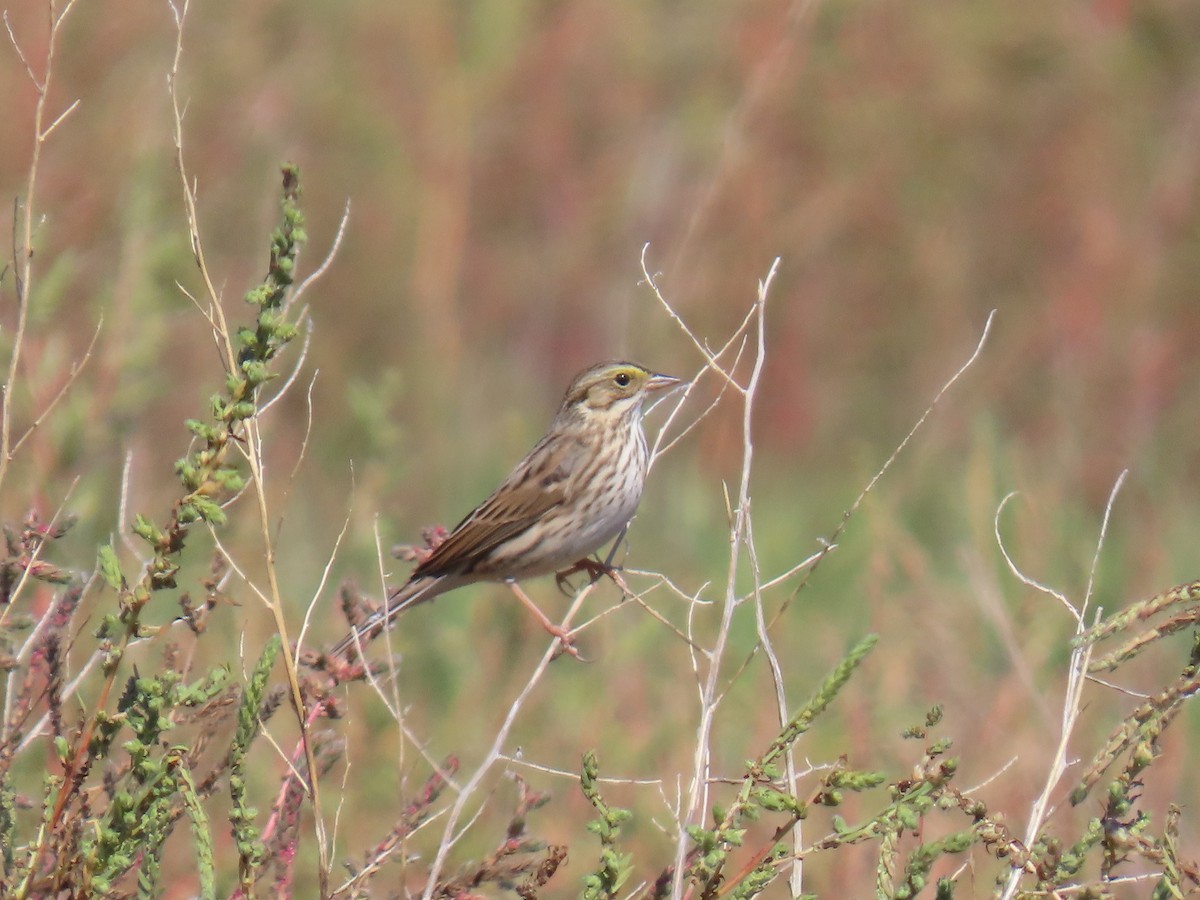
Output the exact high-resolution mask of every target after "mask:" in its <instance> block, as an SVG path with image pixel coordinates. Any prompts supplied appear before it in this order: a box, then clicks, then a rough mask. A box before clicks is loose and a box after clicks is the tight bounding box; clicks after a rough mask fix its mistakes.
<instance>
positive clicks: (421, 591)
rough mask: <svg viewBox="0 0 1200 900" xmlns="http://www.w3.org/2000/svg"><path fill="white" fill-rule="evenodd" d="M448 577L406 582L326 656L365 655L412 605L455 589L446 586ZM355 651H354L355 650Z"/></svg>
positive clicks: (432, 577) (347, 657) (438, 576)
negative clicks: (369, 647)
mask: <svg viewBox="0 0 1200 900" xmlns="http://www.w3.org/2000/svg"><path fill="white" fill-rule="evenodd" d="M444 580H445V578H444V576H441V575H435V576H430V577H426V578H414V579H412V580H411V581H408V582H406V583H405V584H404V585H402V586H401V587H398V588H397V589H396V590H395V591H394V592H393V593H392V595H391V596H390V597H388V600H387V603H386V604H384V606H383V608H382V609H380V610H378V611H376V612H374V613H372V614H371V615H370V616H368V617H367V619H366V621H364V622H362V623H360V624H359V625H358V626H357V627H356V628H354V629H352V630H351V632H350V633H349V634H348V635H346V636H345V637H344V638H342V639H341V640H340V641H338V642H337V644H335V645H334V646H333V649H331V650H330V651H329V652H328V653H327V654H326V655H327V656H329V657H330V658H340V659H343V660H349V659H350V657H351V656H361V655H362V649H363V648H364V647H366V645H367V644H368V643H370V642H371V641H373V640H375V638H377V637H379V635H380V634H382V633H383V631H384V629H386V628H389V627H391V624H392V622H394V621H395V619H396V616H398V615H400V613H402V612H404V610H406V609H408V608H409V607H410V606H416V605H417V604H418V603H423V602H424V601H426V600H432V599H433V598H434V597H436V596H437V595H438V594H441V593H444V592H445V591H448V590H450V589H451V587H453V585H447V584H443V581H444ZM352 650H353V651H355V652H353V653H352V652H351V651H352Z"/></svg>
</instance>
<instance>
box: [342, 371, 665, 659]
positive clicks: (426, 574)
mask: <svg viewBox="0 0 1200 900" xmlns="http://www.w3.org/2000/svg"><path fill="white" fill-rule="evenodd" d="M680 383H681V382H680V380H679V379H678V378H672V377H671V376H669V375H656V374H654V373H652V372H651V371H650V370H648V369H646V368H645V367H643V366H639V365H637V364H636V363H631V362H603V363H600V364H598V365H595V366H592V367H591V368H589V369H585V370H584V371H582V372H580V373H579V374H578V375H576V376H575V379H574V380H573V381H572V382H571V386H570V387H569V388H567V393H566V395H565V396H564V397H563V400H562V405H561V406H560V407H559V409H558V414H557V415H556V416H555V417H554V421H553V422H551V424H550V429H549V431H547V432H546V435H545V437H543V438H542V439H541V440H540V441H538V443H537V444H536V445H535V446H534V448H533V449H532V450H530V451H529V453H528V454H527V455H526V456H525V458H524V459H522V460H521V461H520V462H519V463H517V466H516V468H514V469H513V470H512V472H511V473H510V474H509V476H508V477H507V478H505V479H504V481H502V482H501V483H500V486H499V487H498V488H496V490H495V491H494V492H493V493H492V495H491V496H490V497H488V498H487V499H486V500H484V501H483V502H482V503H481V504H479V505H478V506H477V507H475V509H473V510H472V511H471V512H470V513H469V514H468V515H467V517H466V518H465V519H463V520H462V521H461V522H459V523H458V525H456V526H455V528H454V530H453V531H451V532H450V534H449V536H447V537H446V539H445V540H444V541H442V542H441V543H440V544H438V545H437V546H436V547H435V548H434V549H433V551H432V552H431V553H430V554H429V556H428V558H426V559H425V560H423V561H422V562H421V563H420V564H419V565H418V566H417V567H416V569H414V570H413V573H412V575H411V576H410V577H409V579H408V581H407V582H406V583H405V584H404V585H403V586H401V587H400V588H398V589H397V590H396V591H395V592H393V593H392V594H391V596H389V597H388V601H387V604H386V606H385V607H384V608H383V609H382V610H380V611H379V612H377V613H375V614H374V615H372V616H371V617H370V618H368V619H367V621H365V622H363V623H362V624H361V625H359V626H358V627H357V628H356V629H355V630H354V631H352V632H351V633H350V634H349V635H347V636H346V637H345V638H343V639H342V640H341V641H340V642H338V644H337V645H336V646H335V647H334V648H333V649H332V650H331V651H330V653H329V655H330V656H331V657H342V658H348V652H347V651H349V650H350V648H352V647H357V646H359V645H361V644H366V643H367V642H368V641H370V640H372V639H373V638H375V637H376V636H377V635H379V634H380V633H381V632H382V631H383V630H384V628H386V627H388V626H389V625H391V623H392V622H393V621H394V620H395V618H396V616H398V615H399V614H400V613H401V612H403V611H404V610H406V609H408V608H409V607H410V606H414V605H416V604H417V603H422V602H424V601H426V600H432V599H433V598H434V597H437V596H438V595H439V594H444V593H446V592H447V591H452V590H454V589H455V588H459V587H462V586H463V585H467V584H474V583H475V582H479V581H521V580H523V579H525V578H532V577H534V576H538V575H549V574H551V573H553V572H559V571H561V570H563V569H566V568H568V567H570V566H572V565H574V564H575V563H577V562H580V561H581V560H584V559H585V558H586V557H587V556H588V554H590V553H592V552H593V551H595V550H596V549H597V548H599V547H600V546H602V545H603V544H605V543H607V542H608V541H610V540H612V539H613V538H615V537H617V535H619V534H620V533H621V532H622V530H623V529H624V528H625V526H626V525H628V524H629V520H630V519H631V518H633V514H634V512H635V511H636V510H637V505H638V501H639V500H640V499H641V496H642V487H643V486H644V484H645V482H646V468H647V465H648V464H649V461H650V453H649V450H648V449H647V447H646V436H645V434H644V433H643V431H642V404H643V403H644V402H645V400H646V398H647V397H649V396H650V395H651V394H653V393H655V392H657V391H661V390H664V389H666V388H670V387H674V386H675V385H678V384H680Z"/></svg>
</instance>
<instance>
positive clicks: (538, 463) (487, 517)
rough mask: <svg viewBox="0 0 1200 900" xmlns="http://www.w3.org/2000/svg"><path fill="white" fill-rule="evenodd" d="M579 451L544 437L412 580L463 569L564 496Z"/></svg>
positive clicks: (574, 443)
mask: <svg viewBox="0 0 1200 900" xmlns="http://www.w3.org/2000/svg"><path fill="white" fill-rule="evenodd" d="M582 454H583V447H582V445H581V443H580V442H579V441H578V440H576V439H574V438H565V437H562V436H549V435H548V436H547V437H545V438H543V439H542V440H541V441H540V442H539V443H538V444H537V446H535V447H534V448H533V449H532V450H531V451H529V453H528V455H527V456H526V457H525V458H524V459H523V460H521V462H519V463H518V464H517V466H516V468H514V469H513V470H512V472H511V473H510V474H509V476H508V477H507V478H505V479H504V481H503V482H501V483H500V486H499V487H498V488H496V490H495V491H493V492H492V495H491V496H490V497H488V498H487V499H486V500H484V501H483V502H482V503H480V504H479V505H478V506H477V507H475V509H473V510H472V511H471V512H470V513H468V514H467V516H466V518H464V519H463V520H462V521H461V522H459V523H458V525H456V526H455V527H454V530H453V531H452V532H450V536H449V537H447V538H446V540H444V541H443V542H442V543H441V544H439V545H438V546H437V548H436V549H435V550H434V551H433V552H432V553H431V554H430V555H429V557H428V558H427V559H425V560H424V561H423V562H422V563H421V564H420V565H419V566H417V568H416V569H414V570H413V573H412V576H411V577H412V578H421V577H424V576H432V575H445V574H450V573H458V574H465V573H469V572H470V571H471V570H472V569H473V568H474V567H475V565H476V564H477V563H478V562H479V561H480V560H482V559H484V558H486V557H487V555H488V554H489V553H490V552H491V551H492V550H494V549H495V548H496V547H497V546H499V545H500V544H502V543H504V542H505V541H506V540H508V539H509V538H512V537H514V536H516V535H518V534H520V533H521V532H523V531H524V530H525V529H527V528H529V527H530V526H532V525H533V524H535V523H536V522H538V521H539V520H540V519H541V518H542V517H543V516H545V515H546V514H547V513H548V512H550V511H551V510H553V509H555V508H556V507H558V506H561V505H562V504H563V503H564V502H565V501H566V499H567V497H568V494H569V491H570V486H571V475H572V473H574V472H575V471H576V469H577V468H578V466H579V464H580V461H581V458H582Z"/></svg>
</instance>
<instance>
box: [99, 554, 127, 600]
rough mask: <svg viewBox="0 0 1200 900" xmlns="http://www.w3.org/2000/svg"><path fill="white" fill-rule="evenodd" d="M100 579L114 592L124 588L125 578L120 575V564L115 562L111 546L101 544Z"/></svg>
mask: <svg viewBox="0 0 1200 900" xmlns="http://www.w3.org/2000/svg"><path fill="white" fill-rule="evenodd" d="M99 557H100V558H99V564H100V577H101V578H103V579H104V583H105V584H107V585H108V586H109V587H110V588H112V589H113V590H114V591H119V590H121V589H122V588H124V587H125V576H124V575H122V574H121V563H120V562H119V561H118V560H117V553H116V551H115V550H113V548H112V544H101V545H100V554H99Z"/></svg>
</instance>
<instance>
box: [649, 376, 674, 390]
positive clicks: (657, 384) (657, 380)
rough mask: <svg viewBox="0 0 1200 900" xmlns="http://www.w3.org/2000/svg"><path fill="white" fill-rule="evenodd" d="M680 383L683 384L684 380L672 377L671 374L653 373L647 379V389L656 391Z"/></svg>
mask: <svg viewBox="0 0 1200 900" xmlns="http://www.w3.org/2000/svg"><path fill="white" fill-rule="evenodd" d="M680 384H683V381H682V380H680V379H678V378H672V377H671V376H670V375H651V376H650V378H649V379H648V380H647V381H646V390H647V392H649V393H654V392H656V391H662V390H666V389H667V388H672V387H675V386H676V385H680Z"/></svg>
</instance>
